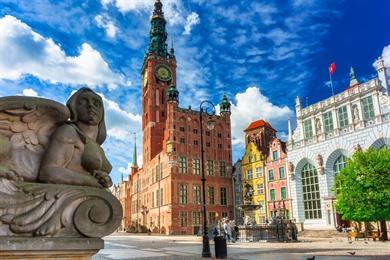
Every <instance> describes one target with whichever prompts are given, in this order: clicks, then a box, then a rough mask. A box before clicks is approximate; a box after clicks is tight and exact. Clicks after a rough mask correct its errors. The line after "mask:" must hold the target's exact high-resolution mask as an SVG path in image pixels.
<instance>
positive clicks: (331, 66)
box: [329, 62, 336, 75]
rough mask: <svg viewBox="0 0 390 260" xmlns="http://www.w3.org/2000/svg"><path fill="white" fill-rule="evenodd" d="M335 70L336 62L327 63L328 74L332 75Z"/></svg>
mask: <svg viewBox="0 0 390 260" xmlns="http://www.w3.org/2000/svg"><path fill="white" fill-rule="evenodd" d="M335 71H336V63H335V62H333V63H332V64H330V65H329V74H331V75H333V73H334V72H335Z"/></svg>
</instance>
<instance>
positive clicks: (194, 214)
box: [192, 211, 201, 225]
mask: <svg viewBox="0 0 390 260" xmlns="http://www.w3.org/2000/svg"><path fill="white" fill-rule="evenodd" d="M200 214H201V213H200V211H193V212H192V224H194V225H200Z"/></svg>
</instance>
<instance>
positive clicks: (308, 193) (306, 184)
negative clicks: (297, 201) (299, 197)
mask: <svg viewBox="0 0 390 260" xmlns="http://www.w3.org/2000/svg"><path fill="white" fill-rule="evenodd" d="M301 179H302V194H303V205H304V210H305V219H318V218H322V215H321V200H320V187H319V185H318V173H317V170H316V168H315V167H314V166H313V165H312V164H310V163H307V164H306V165H305V166H304V167H303V169H302V172H301Z"/></svg>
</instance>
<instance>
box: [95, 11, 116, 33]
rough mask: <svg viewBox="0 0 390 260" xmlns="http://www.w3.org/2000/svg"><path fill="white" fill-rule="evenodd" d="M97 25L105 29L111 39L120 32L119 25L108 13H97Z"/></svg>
mask: <svg viewBox="0 0 390 260" xmlns="http://www.w3.org/2000/svg"><path fill="white" fill-rule="evenodd" d="M95 22H96V25H97V26H98V27H99V28H102V29H104V30H105V32H106V34H107V36H108V37H109V38H111V39H113V38H115V36H116V34H117V33H118V27H116V26H115V23H114V22H113V21H112V20H111V18H110V17H108V16H107V15H101V14H99V15H96V16H95Z"/></svg>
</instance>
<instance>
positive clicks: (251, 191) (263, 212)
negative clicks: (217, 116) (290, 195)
mask: <svg viewBox="0 0 390 260" xmlns="http://www.w3.org/2000/svg"><path fill="white" fill-rule="evenodd" d="M244 132H245V154H244V156H243V158H242V184H243V197H244V206H243V207H242V209H243V211H244V219H245V216H249V217H251V218H252V219H254V220H255V222H256V223H257V224H263V223H266V221H267V192H266V187H267V184H266V179H265V176H264V172H265V169H264V168H265V161H266V158H267V156H268V153H269V149H268V144H269V143H270V141H271V140H272V139H273V138H274V137H275V133H276V131H275V130H274V129H273V128H272V126H271V125H270V124H269V123H267V122H266V121H264V120H257V121H254V122H252V123H251V124H249V126H248V127H247V128H246V129H245V130H244Z"/></svg>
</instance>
